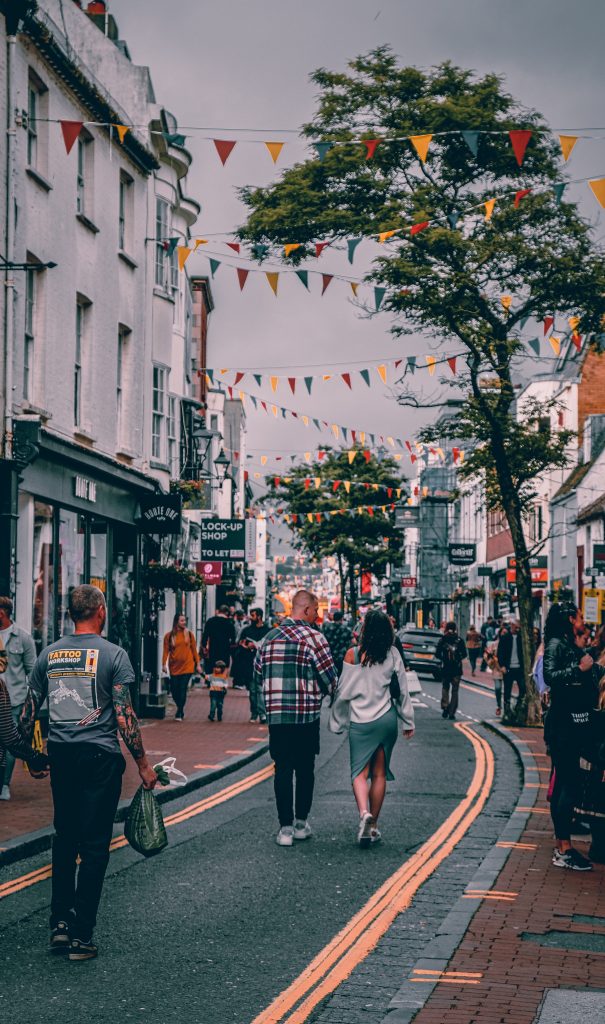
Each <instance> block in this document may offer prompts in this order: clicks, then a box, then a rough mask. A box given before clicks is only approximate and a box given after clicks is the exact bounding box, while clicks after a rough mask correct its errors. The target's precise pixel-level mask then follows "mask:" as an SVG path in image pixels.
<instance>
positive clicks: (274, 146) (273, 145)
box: [265, 142, 284, 164]
mask: <svg viewBox="0 0 605 1024" xmlns="http://www.w3.org/2000/svg"><path fill="white" fill-rule="evenodd" d="M265 146H266V147H267V149H268V150H269V152H270V154H271V157H272V160H273V163H274V164H276V163H277V158H278V157H279V154H280V153H281V151H282V149H283V148H284V144H283V142H265Z"/></svg>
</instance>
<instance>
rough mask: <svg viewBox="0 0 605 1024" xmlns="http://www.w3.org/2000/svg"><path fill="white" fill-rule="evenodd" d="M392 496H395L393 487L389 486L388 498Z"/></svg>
mask: <svg viewBox="0 0 605 1024" xmlns="http://www.w3.org/2000/svg"><path fill="white" fill-rule="evenodd" d="M392 497H393V488H392V487H387V498H392Z"/></svg>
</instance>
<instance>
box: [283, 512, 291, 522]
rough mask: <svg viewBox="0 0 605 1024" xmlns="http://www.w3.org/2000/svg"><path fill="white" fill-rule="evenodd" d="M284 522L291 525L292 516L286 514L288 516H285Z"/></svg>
mask: <svg viewBox="0 0 605 1024" xmlns="http://www.w3.org/2000/svg"><path fill="white" fill-rule="evenodd" d="M284 520H285V521H286V523H289V522H290V516H289V515H288V513H287V512H286V514H285V516H284Z"/></svg>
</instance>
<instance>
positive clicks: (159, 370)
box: [151, 363, 169, 464]
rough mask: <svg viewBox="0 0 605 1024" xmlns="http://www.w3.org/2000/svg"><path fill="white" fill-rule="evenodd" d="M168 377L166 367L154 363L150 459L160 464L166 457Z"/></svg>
mask: <svg viewBox="0 0 605 1024" xmlns="http://www.w3.org/2000/svg"><path fill="white" fill-rule="evenodd" d="M168 375H169V370H168V368H167V367H166V366H161V365H159V364H157V363H154V366H153V377H152V391H151V458H152V459H153V460H154V461H156V462H161V463H162V464H164V462H165V457H166V412H167V408H166V406H167V402H166V398H167V391H168ZM158 399H161V401H160V402H159V401H158Z"/></svg>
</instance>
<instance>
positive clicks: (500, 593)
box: [492, 587, 510, 601]
mask: <svg viewBox="0 0 605 1024" xmlns="http://www.w3.org/2000/svg"><path fill="white" fill-rule="evenodd" d="M492 597H495V598H496V599H497V600H498V601H502V600H503V599H504V598H508V597H510V592H509V591H508V590H505V589H503V588H502V587H497V588H496V589H495V590H492Z"/></svg>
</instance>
